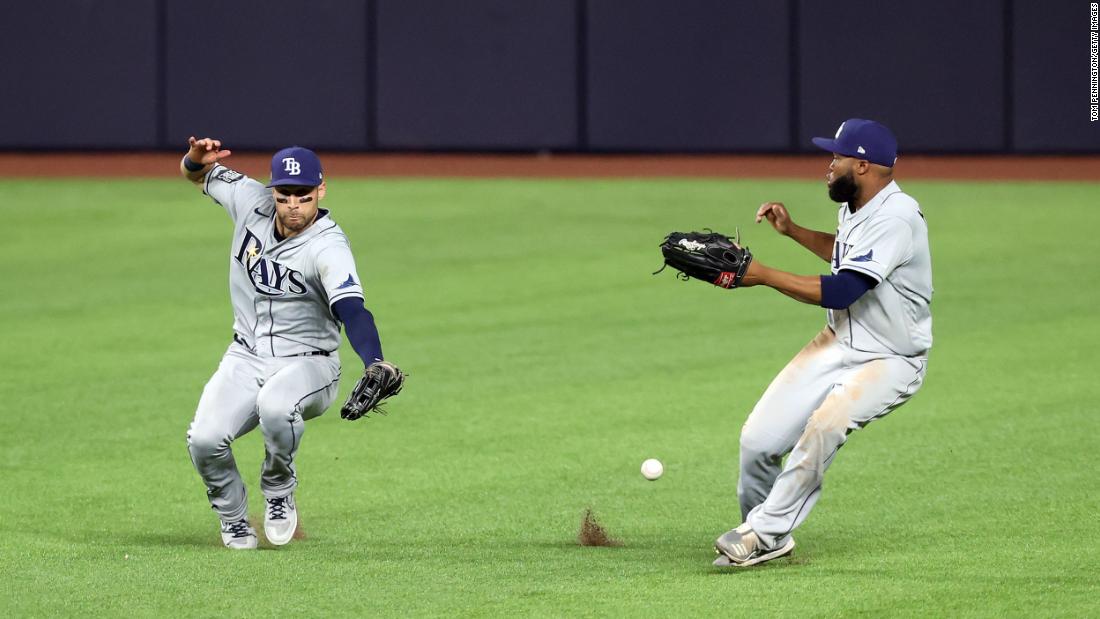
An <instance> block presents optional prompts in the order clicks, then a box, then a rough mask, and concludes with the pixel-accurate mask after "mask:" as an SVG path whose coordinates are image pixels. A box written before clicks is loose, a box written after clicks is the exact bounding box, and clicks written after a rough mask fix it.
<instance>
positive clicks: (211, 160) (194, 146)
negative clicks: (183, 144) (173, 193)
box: [180, 136, 233, 184]
mask: <svg viewBox="0 0 1100 619" xmlns="http://www.w3.org/2000/svg"><path fill="white" fill-rule="evenodd" d="M187 145H188V150H187V154H186V155H184V156H183V159H181V160H180V173H181V174H183V176H184V178H186V179H187V180H189V181H191V182H192V183H196V184H197V183H201V182H202V179H203V177H204V176H206V173H207V172H209V171H210V166H212V165H214V164H215V163H217V162H218V160H220V159H225V158H226V157H228V156H229V155H232V154H233V153H232V151H228V150H222V143H221V140H215V139H214V138H202V139H201V140H196V139H195V136H191V137H189V138H187Z"/></svg>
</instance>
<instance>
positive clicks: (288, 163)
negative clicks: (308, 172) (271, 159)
mask: <svg viewBox="0 0 1100 619" xmlns="http://www.w3.org/2000/svg"><path fill="white" fill-rule="evenodd" d="M283 171H284V172H289V173H290V175H291V176H298V175H299V174H301V173H302V164H300V163H298V160H297V159H295V158H294V157H286V158H284V159H283Z"/></svg>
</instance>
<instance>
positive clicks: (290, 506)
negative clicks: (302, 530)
mask: <svg viewBox="0 0 1100 619" xmlns="http://www.w3.org/2000/svg"><path fill="white" fill-rule="evenodd" d="M297 528H298V510H297V509H296V508H295V507H294V495H293V494H290V495H287V496H285V497H280V498H278V499H268V500H267V510H266V512H265V514H264V535H266V536H267V541H269V542H271V543H272V544H275V545H276V546H283V545H284V544H287V543H289V542H290V540H291V538H293V537H294V530H295V529H297Z"/></svg>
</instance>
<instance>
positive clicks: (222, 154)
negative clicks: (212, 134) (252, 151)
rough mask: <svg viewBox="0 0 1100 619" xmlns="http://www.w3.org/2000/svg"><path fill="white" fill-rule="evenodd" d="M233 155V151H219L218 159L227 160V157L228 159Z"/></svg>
mask: <svg viewBox="0 0 1100 619" xmlns="http://www.w3.org/2000/svg"><path fill="white" fill-rule="evenodd" d="M232 154H233V151H231V150H219V151H218V152H217V157H218V159H225V158H226V157H228V156H230V155H232Z"/></svg>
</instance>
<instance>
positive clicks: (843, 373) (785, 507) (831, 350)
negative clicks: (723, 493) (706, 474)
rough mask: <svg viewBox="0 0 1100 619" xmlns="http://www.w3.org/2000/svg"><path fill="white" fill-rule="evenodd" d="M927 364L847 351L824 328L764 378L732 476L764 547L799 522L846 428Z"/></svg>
mask: <svg viewBox="0 0 1100 619" xmlns="http://www.w3.org/2000/svg"><path fill="white" fill-rule="evenodd" d="M927 365H928V363H927V358H924V357H901V356H894V355H886V354H882V353H868V352H861V351H858V350H853V349H852V348H849V347H848V346H846V345H845V344H842V343H841V342H838V341H837V338H836V335H835V334H834V333H833V332H832V330H831V329H829V328H828V327H826V328H825V329H824V330H823V331H822V332H821V333H819V334H818V335H817V337H815V338H814V339H813V341H811V342H810V343H809V344H807V345H806V347H805V348H803V349H802V350H801V351H800V352H799V353H798V354H797V355H795V357H794V359H792V360H791V361H790V363H788V364H787V366H786V367H785V368H783V371H781V372H780V373H779V375H778V376H776V377H775V379H774V380H772V383H771V384H770V385H769V386H768V389H767V390H766V391H765V392H764V395H763V396H762V397H761V398H760V400H759V401H758V402H757V403H756V407H755V408H753V411H752V413H751V414H750V415H749V418H748V420H747V421H746V422H745V425H744V427H743V428H742V429H741V472H740V475H739V477H738V481H737V497H738V499H739V500H740V502H741V517H742V518H743V519H744V520H745V521H746V522H748V523H749V525H750V526H751V527H752V529H753V531H755V532H756V534H757V536H758V537H759V539H760V541H761V543H762V544H763V545H764V546H766V547H774V546H777V545H779V544H782V543H784V542H785V539H786V537H787V536H788V535H790V533H791V531H793V530H794V529H795V527H797V526H798V525H800V524H802V522H803V521H804V520H805V519H806V516H808V515H809V513H810V510H811V509H813V506H814V504H815V503H817V499H818V497H819V496H820V494H821V485H822V480H823V478H824V475H825V469H827V468H829V464H830V463H832V461H833V458H834V457H835V456H836V453H837V450H839V449H840V448H841V447H842V446H843V445H844V442H845V441H846V440H847V437H848V434H849V433H850V432H852V431H853V430H856V429H859V428H862V427H863V426H865V425H867V424H868V423H870V422H872V421H874V420H875V419H878V418H880V417H883V416H885V415H886V414H887V413H889V412H890V411H892V410H894V409H895V408H897V407H899V406H901V405H902V404H903V403H905V401H906V400H908V399H909V398H910V397H911V396H912V395H913V394H914V393H916V391H917V389H920V386H921V383H922V382H923V380H924V373H925V368H926V367H927ZM787 454H790V457H788V458H787V462H786V464H785V465H784V464H783V456H785V455H787Z"/></svg>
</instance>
